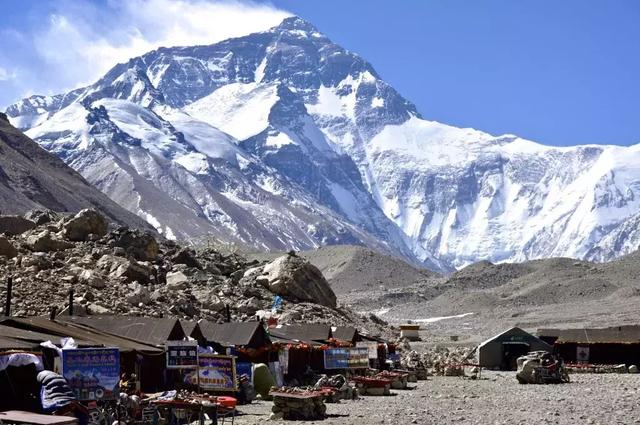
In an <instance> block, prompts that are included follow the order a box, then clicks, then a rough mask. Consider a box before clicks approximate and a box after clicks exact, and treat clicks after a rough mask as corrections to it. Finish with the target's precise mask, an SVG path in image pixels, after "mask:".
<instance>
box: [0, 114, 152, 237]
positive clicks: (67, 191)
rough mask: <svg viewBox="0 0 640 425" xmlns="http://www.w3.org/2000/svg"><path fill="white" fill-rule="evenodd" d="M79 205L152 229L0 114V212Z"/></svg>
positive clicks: (78, 207)
mask: <svg viewBox="0 0 640 425" xmlns="http://www.w3.org/2000/svg"><path fill="white" fill-rule="evenodd" d="M83 208H97V209H98V210H100V211H101V212H102V213H103V214H105V215H106V216H107V217H109V219H110V220H111V221H114V222H117V223H119V224H126V225H130V226H133V227H138V228H141V229H152V227H151V226H150V225H148V224H147V223H146V222H145V221H144V220H142V219H141V218H139V217H138V216H136V215H135V214H132V213H130V212H129V211H127V210H125V209H124V208H122V207H120V206H119V205H118V204H116V203H115V202H114V201H112V200H111V199H109V197H107V196H106V195H105V194H104V193H102V192H100V191H99V190H97V189H96V188H95V187H93V186H91V184H89V183H88V182H87V181H86V180H85V179H84V178H83V177H82V176H81V175H80V174H79V173H77V172H76V171H74V170H73V169H72V168H70V167H69V166H67V165H66V164H65V163H64V162H63V161H61V160H60V159H59V158H58V157H56V156H55V155H52V154H50V153H48V152H47V151H46V150H44V149H42V148H41V147H40V146H39V145H38V144H37V143H35V142H33V141H32V140H30V139H29V138H28V137H26V136H25V135H24V134H22V133H21V132H20V131H19V130H17V129H16V128H14V127H13V126H12V125H11V124H10V123H9V120H8V119H7V116H6V115H5V114H3V113H0V213H1V214H5V215H7V214H25V213H26V212H28V211H30V210H34V209H44V210H48V209H50V210H55V211H58V212H68V213H76V212H78V211H80V210H81V209H83Z"/></svg>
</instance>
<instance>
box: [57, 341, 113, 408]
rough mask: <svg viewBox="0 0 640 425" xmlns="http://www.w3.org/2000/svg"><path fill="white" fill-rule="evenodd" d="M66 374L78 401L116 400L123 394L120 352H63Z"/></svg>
mask: <svg viewBox="0 0 640 425" xmlns="http://www.w3.org/2000/svg"><path fill="white" fill-rule="evenodd" d="M62 375H63V376H64V377H65V379H66V380H67V382H68V383H69V386H70V387H71V389H72V390H73V392H74V393H75V396H76V398H77V399H78V400H116V399H117V398H118V395H119V394H120V388H119V386H118V384H119V381H120V350H118V349H117V348H82V349H74V350H62Z"/></svg>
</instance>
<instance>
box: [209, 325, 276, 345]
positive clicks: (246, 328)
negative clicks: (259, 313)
mask: <svg viewBox="0 0 640 425" xmlns="http://www.w3.org/2000/svg"><path fill="white" fill-rule="evenodd" d="M198 325H199V326H200V331H201V332H202V335H203V336H204V337H205V339H206V340H207V341H211V342H215V343H218V344H220V345H222V346H225V347H229V346H232V345H249V344H251V341H252V340H253V338H254V337H255V336H256V335H257V334H258V333H259V332H264V329H262V324H261V323H260V322H231V323H213V322H209V321H206V320H203V321H201V322H200V323H198Z"/></svg>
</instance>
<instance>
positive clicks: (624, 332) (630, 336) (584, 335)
mask: <svg viewBox="0 0 640 425" xmlns="http://www.w3.org/2000/svg"><path fill="white" fill-rule="evenodd" d="M538 335H539V336H551V337H557V338H558V339H557V340H556V343H572V342H577V343H584V344H590V343H611V344H615V343H618V344H638V343H640V325H627V326H613V327H609V328H597V329H539V330H538Z"/></svg>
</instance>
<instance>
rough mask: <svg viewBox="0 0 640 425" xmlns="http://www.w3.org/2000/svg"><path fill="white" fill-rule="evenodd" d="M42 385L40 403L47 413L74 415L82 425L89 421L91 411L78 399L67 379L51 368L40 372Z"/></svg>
mask: <svg viewBox="0 0 640 425" xmlns="http://www.w3.org/2000/svg"><path fill="white" fill-rule="evenodd" d="M36 379H37V381H38V383H40V385H41V389H40V403H41V405H42V409H43V411H44V412H45V413H50V414H52V415H57V416H74V417H76V418H78V423H79V424H80V425H86V424H87V423H88V422H89V411H88V410H87V408H86V407H84V406H82V405H81V404H80V403H78V401H77V400H76V397H75V395H74V393H73V391H72V390H71V387H70V386H69V383H68V382H67V380H66V379H65V378H64V377H63V376H62V375H59V374H57V373H55V372H52V371H50V370H43V371H42V372H40V373H38V376H37V378H36Z"/></svg>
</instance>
